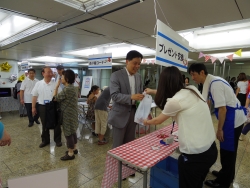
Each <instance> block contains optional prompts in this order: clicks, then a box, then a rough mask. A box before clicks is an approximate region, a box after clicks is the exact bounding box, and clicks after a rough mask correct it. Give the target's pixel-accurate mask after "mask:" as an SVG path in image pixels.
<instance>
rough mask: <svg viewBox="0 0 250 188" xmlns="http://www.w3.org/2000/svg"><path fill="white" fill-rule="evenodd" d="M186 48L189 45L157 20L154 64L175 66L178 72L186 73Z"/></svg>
mask: <svg viewBox="0 0 250 188" xmlns="http://www.w3.org/2000/svg"><path fill="white" fill-rule="evenodd" d="M188 47H189V43H188V41H187V40H186V39H184V38H183V37H182V36H180V35H179V34H178V33H177V32H175V31H174V30H172V29H171V28H170V27H168V26H167V25H166V24H164V23H163V22H161V21H160V20H157V36H156V57H155V60H156V64H158V65H162V66H176V67H177V68H178V69H179V70H181V71H184V72H187V67H188V52H189V50H188Z"/></svg>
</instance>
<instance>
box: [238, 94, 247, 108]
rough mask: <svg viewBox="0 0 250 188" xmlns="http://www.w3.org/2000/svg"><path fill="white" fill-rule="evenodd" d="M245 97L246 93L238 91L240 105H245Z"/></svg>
mask: <svg viewBox="0 0 250 188" xmlns="http://www.w3.org/2000/svg"><path fill="white" fill-rule="evenodd" d="M246 97H247V96H246V94H243V93H238V95H237V98H238V99H239V101H240V105H241V106H245V104H246V100H247V99H246Z"/></svg>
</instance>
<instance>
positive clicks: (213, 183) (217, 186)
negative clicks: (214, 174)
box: [204, 180, 229, 188]
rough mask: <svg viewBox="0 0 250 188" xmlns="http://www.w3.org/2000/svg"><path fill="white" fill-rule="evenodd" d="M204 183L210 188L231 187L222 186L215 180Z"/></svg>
mask: <svg viewBox="0 0 250 188" xmlns="http://www.w3.org/2000/svg"><path fill="white" fill-rule="evenodd" d="M204 183H205V185H207V186H209V187H215V188H228V187H229V186H224V185H221V184H219V183H217V182H216V181H215V180H207V181H205V182H204Z"/></svg>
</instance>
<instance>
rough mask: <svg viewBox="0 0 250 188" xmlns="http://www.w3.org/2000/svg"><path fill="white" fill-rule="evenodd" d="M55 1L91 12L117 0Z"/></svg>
mask: <svg viewBox="0 0 250 188" xmlns="http://www.w3.org/2000/svg"><path fill="white" fill-rule="evenodd" d="M55 1H57V2H59V3H62V4H64V5H67V6H70V7H72V8H75V9H77V10H81V11H84V12H91V11H93V10H96V9H98V8H101V7H104V6H106V5H109V4H111V3H114V2H116V1H117V0H55Z"/></svg>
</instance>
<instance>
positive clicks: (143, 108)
mask: <svg viewBox="0 0 250 188" xmlns="http://www.w3.org/2000/svg"><path fill="white" fill-rule="evenodd" d="M151 104H152V97H151V95H148V94H145V96H144V98H143V99H142V101H141V102H140V104H139V106H138V108H137V110H136V112H135V119H134V121H135V122H136V123H139V124H141V125H143V120H144V119H147V118H148V115H149V113H150V109H151Z"/></svg>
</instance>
